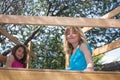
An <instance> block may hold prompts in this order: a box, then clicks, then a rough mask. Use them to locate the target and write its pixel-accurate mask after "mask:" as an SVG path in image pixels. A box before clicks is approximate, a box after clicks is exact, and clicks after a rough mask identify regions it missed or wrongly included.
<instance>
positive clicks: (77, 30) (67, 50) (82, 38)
mask: <svg viewBox="0 0 120 80" xmlns="http://www.w3.org/2000/svg"><path fill="white" fill-rule="evenodd" d="M70 29H72V30H73V31H74V32H75V33H77V34H78V35H79V44H81V43H82V42H86V43H87V40H86V38H85V36H84V33H83V32H82V30H81V29H80V27H76V26H73V27H67V28H66V29H65V32H64V36H65V37H64V40H63V47H64V53H65V55H66V67H67V66H68V65H69V57H70V54H71V53H72V52H73V46H72V44H70V43H69V42H68V41H67V39H66V37H67V34H68V33H69V32H70Z"/></svg>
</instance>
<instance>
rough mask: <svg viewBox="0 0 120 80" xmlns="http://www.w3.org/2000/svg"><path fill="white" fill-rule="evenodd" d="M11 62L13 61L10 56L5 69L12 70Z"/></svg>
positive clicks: (12, 57)
mask: <svg viewBox="0 0 120 80" xmlns="http://www.w3.org/2000/svg"><path fill="white" fill-rule="evenodd" d="M13 61H14V56H13V55H10V56H9V57H8V58H7V61H6V68H12V63H13Z"/></svg>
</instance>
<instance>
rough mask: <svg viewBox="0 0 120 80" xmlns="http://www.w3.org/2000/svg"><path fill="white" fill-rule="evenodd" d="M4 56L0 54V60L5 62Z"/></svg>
mask: <svg viewBox="0 0 120 80" xmlns="http://www.w3.org/2000/svg"><path fill="white" fill-rule="evenodd" d="M6 59H7V58H6V57H5V56H3V55H2V54H0V62H4V63H5V62H6Z"/></svg>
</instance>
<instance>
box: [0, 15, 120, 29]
mask: <svg viewBox="0 0 120 80" xmlns="http://www.w3.org/2000/svg"><path fill="white" fill-rule="evenodd" d="M0 23H1V24H23V25H26V24H27V25H48V26H80V27H81V26H87V27H100V28H108V27H113V28H120V20H117V19H98V18H96V19H95V18H94V19H93V18H75V17H53V16H22V15H0Z"/></svg>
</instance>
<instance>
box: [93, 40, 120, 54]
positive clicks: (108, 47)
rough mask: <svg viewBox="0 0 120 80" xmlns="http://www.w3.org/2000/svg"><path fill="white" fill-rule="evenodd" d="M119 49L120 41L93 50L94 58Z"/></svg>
mask: <svg viewBox="0 0 120 80" xmlns="http://www.w3.org/2000/svg"><path fill="white" fill-rule="evenodd" d="M118 47H120V40H118V41H115V42H112V43H109V44H107V45H104V46H102V47H99V48H96V49H95V50H93V56H96V55H99V54H101V53H105V52H108V51H110V50H113V49H116V48H118Z"/></svg>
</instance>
